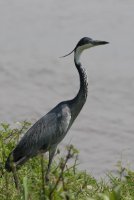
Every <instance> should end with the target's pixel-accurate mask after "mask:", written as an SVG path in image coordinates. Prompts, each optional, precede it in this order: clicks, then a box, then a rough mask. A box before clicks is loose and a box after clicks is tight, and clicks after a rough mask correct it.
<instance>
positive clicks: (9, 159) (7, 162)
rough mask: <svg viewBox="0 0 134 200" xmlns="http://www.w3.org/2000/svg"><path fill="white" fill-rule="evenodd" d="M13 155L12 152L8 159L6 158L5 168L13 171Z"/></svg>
mask: <svg viewBox="0 0 134 200" xmlns="http://www.w3.org/2000/svg"><path fill="white" fill-rule="evenodd" d="M11 155H12V153H11V154H10V155H9V156H8V158H7V160H6V163H5V169H6V170H7V171H8V172H11V171H12V167H11Z"/></svg>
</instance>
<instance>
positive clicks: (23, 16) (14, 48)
mask: <svg viewBox="0 0 134 200" xmlns="http://www.w3.org/2000/svg"><path fill="white" fill-rule="evenodd" d="M83 36H89V37H92V38H94V39H101V40H106V41H109V42H110V44H109V45H106V46H101V47H98V48H93V49H90V50H87V51H86V52H85V53H84V54H83V56H82V63H83V65H84V66H86V68H87V72H88V76H89V95H88V99H87V102H86V105H85V106H84V108H83V110H82V112H81V114H80V116H79V117H78V119H77V120H76V122H75V123H74V125H73V127H72V128H71V130H70V132H69V133H68V135H67V136H66V138H65V139H64V140H63V142H62V145H64V144H68V143H69V142H70V140H71V143H73V144H75V146H76V147H77V148H78V149H79V150H80V157H79V161H80V166H79V167H80V168H81V169H84V170H85V169H86V170H88V171H90V172H91V173H92V174H93V175H94V176H97V177H98V176H103V175H104V174H105V173H106V172H107V171H108V170H113V169H115V165H116V163H117V161H118V160H122V161H123V163H124V165H128V164H129V163H130V164H131V165H130V166H131V168H134V156H133V152H134V1H133V0H101V1H100V0H94V1H93V0H83V1H80V0H74V1H72V0H68V1H63V0H57V1H54V0H45V1H44V0H23V1H18V0H12V1H9V0H3V1H2V0H1V1H0V97H1V101H0V121H6V122H10V123H13V122H16V121H21V120H25V119H26V120H33V121H36V120H37V119H38V118H39V117H41V116H42V115H44V114H46V113H47V112H48V111H49V110H50V109H51V108H52V107H54V106H55V105H56V104H57V103H58V102H60V101H62V100H65V99H69V98H72V97H74V95H75V94H76V93H77V90H78V87H79V82H78V81H79V80H78V74H77V71H76V69H75V67H74V64H73V56H70V57H68V58H65V59H60V58H59V56H62V55H64V54H66V53H68V52H69V51H71V50H72V49H73V48H74V46H75V45H76V43H77V42H78V40H79V39H80V38H81V37H83Z"/></svg>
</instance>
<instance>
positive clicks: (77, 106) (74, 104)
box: [70, 52, 88, 120]
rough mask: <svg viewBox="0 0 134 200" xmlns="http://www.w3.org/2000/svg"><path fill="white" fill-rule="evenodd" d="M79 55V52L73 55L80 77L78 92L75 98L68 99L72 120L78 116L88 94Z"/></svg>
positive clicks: (84, 72)
mask: <svg viewBox="0 0 134 200" xmlns="http://www.w3.org/2000/svg"><path fill="white" fill-rule="evenodd" d="M80 55H81V52H75V55H74V62H75V66H76V68H77V70H78V73H79V78H80V89H79V91H78V94H77V95H76V96H75V98H74V99H72V100H71V101H70V108H71V113H72V116H73V120H74V119H75V118H76V117H77V116H78V114H79V112H80V111H81V109H82V107H83V105H84V104H85V102H86V99H87V94H88V80H87V74H86V71H85V69H84V68H83V67H82V65H81V63H80V61H79V59H80Z"/></svg>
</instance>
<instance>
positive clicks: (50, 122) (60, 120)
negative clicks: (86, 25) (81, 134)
mask: <svg viewBox="0 0 134 200" xmlns="http://www.w3.org/2000/svg"><path fill="white" fill-rule="evenodd" d="M107 43H108V42H105V41H98V40H92V39H91V38H87V37H85V38H82V39H81V40H80V41H79V42H78V44H77V45H76V47H75V49H74V50H73V51H72V52H74V62H75V66H76V68H77V70H78V73H79V77H80V89H79V92H78V94H77V95H76V96H75V97H74V98H73V99H72V100H68V101H63V102H61V103H59V104H58V105H57V106H56V107H54V108H53V109H52V110H51V111H50V112H48V113H47V114H46V115H45V116H43V117H42V118H41V119H40V120H38V121H37V122H36V123H35V124H34V125H33V126H32V127H31V128H30V129H29V130H28V131H27V132H26V134H25V135H24V136H23V137H22V139H21V140H20V142H19V143H18V144H17V146H16V147H15V149H14V150H13V151H12V152H11V154H10V155H9V157H8V159H7V161H6V164H5V168H6V170H7V171H12V167H11V159H10V158H11V156H12V158H13V162H14V164H15V166H16V168H18V167H19V166H20V165H22V164H23V163H25V162H26V161H27V160H28V159H29V158H31V157H33V156H36V155H37V154H38V153H41V152H44V153H45V152H47V151H49V164H48V169H47V172H46V177H47V176H48V173H49V170H50V166H51V162H52V159H53V156H54V154H55V151H56V148H57V145H58V144H59V143H60V142H61V141H62V139H63V138H64V137H65V135H66V133H67V132H68V130H69V129H70V127H71V125H72V123H73V122H74V120H75V119H76V117H77V116H78V114H79V112H80V111H81V109H82V107H83V105H84V104H85V102H86V98H87V93H88V81H87V74H86V71H85V69H84V68H83V67H82V65H81V63H80V61H79V59H80V55H81V53H82V51H83V50H84V49H87V48H90V47H93V46H97V45H103V44H107ZM72 52H71V53H72ZM71 53H70V54H71ZM68 55H69V54H68ZM66 56H67V55H66ZM64 57H65V56H64Z"/></svg>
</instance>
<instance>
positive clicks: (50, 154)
mask: <svg viewBox="0 0 134 200" xmlns="http://www.w3.org/2000/svg"><path fill="white" fill-rule="evenodd" d="M56 147H57V145H56V146H53V147H52V148H50V150H49V162H48V168H47V171H46V175H45V180H46V182H47V181H49V172H50V167H51V164H52V160H53V157H54V154H55V151H56Z"/></svg>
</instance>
